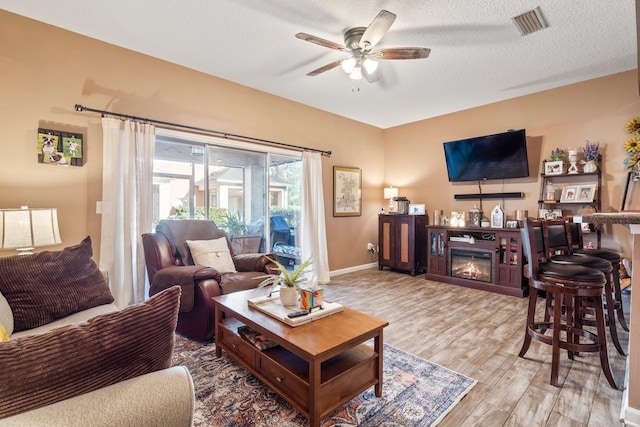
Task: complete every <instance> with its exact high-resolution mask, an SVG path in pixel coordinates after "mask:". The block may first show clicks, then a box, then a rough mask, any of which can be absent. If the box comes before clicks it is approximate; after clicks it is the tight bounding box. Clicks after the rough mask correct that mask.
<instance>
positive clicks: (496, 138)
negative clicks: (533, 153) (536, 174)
mask: <svg viewBox="0 0 640 427" xmlns="http://www.w3.org/2000/svg"><path fill="white" fill-rule="evenodd" d="M443 145H444V155H445V158H446V161H447V173H448V174H449V181H451V182H459V181H484V180H488V179H506V178H522V177H526V176H529V161H528V158H527V138H526V133H525V130H524V129H520V130H513V131H509V132H504V133H497V134H494V135H486V136H479V137H475V138H469V139H462V140H459V141H449V142H445V143H443Z"/></svg>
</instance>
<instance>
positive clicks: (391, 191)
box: [384, 186, 398, 199]
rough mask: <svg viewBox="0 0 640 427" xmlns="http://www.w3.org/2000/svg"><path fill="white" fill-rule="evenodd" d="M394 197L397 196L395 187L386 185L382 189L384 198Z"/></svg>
mask: <svg viewBox="0 0 640 427" xmlns="http://www.w3.org/2000/svg"><path fill="white" fill-rule="evenodd" d="M394 197H398V189H397V188H396V187H391V186H390V187H386V188H385V189H384V198H385V199H393V198H394Z"/></svg>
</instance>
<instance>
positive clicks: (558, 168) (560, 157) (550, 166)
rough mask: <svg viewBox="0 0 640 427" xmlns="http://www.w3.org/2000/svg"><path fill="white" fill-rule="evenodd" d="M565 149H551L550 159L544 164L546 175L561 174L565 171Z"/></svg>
mask: <svg viewBox="0 0 640 427" xmlns="http://www.w3.org/2000/svg"><path fill="white" fill-rule="evenodd" d="M564 157H565V151H564V150H563V149H562V148H555V149H554V150H553V151H551V155H550V156H549V159H548V160H547V162H546V163H545V165H544V173H545V175H561V174H563V173H564Z"/></svg>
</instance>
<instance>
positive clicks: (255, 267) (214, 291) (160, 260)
mask: <svg viewBox="0 0 640 427" xmlns="http://www.w3.org/2000/svg"><path fill="white" fill-rule="evenodd" d="M221 237H225V239H226V241H227V247H228V249H229V251H230V253H231V257H232V260H233V264H234V265H235V269H236V270H237V272H229V273H220V272H219V271H218V270H216V269H215V268H213V267H207V266H203V265H195V262H194V260H193V257H192V255H191V252H190V250H189V247H188V245H187V243H186V241H187V240H199V241H209V240H213V239H219V238H221ZM142 243H143V246H144V254H145V261H146V264H147V274H148V275H149V281H150V283H151V286H150V291H149V293H150V294H151V295H154V294H156V293H158V292H160V291H162V290H164V289H167V288H169V287H171V286H174V285H180V286H181V287H182V295H181V300H180V312H179V314H178V326H177V328H176V330H177V331H178V332H179V333H180V334H182V335H184V336H187V337H189V338H193V339H198V340H209V339H211V338H212V337H213V334H214V321H215V318H214V305H213V301H212V298H213V297H215V296H218V295H222V294H228V293H231V292H237V291H241V290H247V289H254V288H256V287H257V286H258V284H259V283H260V281H261V280H262V279H261V278H260V276H264V275H265V274H274V273H275V274H277V270H276V269H275V266H274V265H273V264H272V263H271V262H270V260H269V258H271V259H276V260H277V256H276V255H273V254H271V255H268V256H269V258H268V257H267V254H240V255H236V254H234V253H233V249H232V247H231V242H230V240H229V238H228V236H227V235H226V233H225V232H224V231H222V230H220V229H219V228H218V226H217V225H216V224H215V223H214V222H213V221H208V220H162V221H160V222H159V223H158V225H157V226H156V231H155V232H154V233H147V234H143V235H142Z"/></svg>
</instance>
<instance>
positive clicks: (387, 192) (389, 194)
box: [384, 185, 398, 212]
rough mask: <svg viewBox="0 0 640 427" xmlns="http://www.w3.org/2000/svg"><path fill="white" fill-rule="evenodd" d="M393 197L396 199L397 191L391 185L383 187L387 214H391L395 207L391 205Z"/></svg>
mask: <svg viewBox="0 0 640 427" xmlns="http://www.w3.org/2000/svg"><path fill="white" fill-rule="evenodd" d="M394 197H398V189H397V188H396V187H394V186H393V185H390V186H389V187H385V189H384V198H385V199H389V212H393V211H394V210H395V205H394V204H393V198H394Z"/></svg>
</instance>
